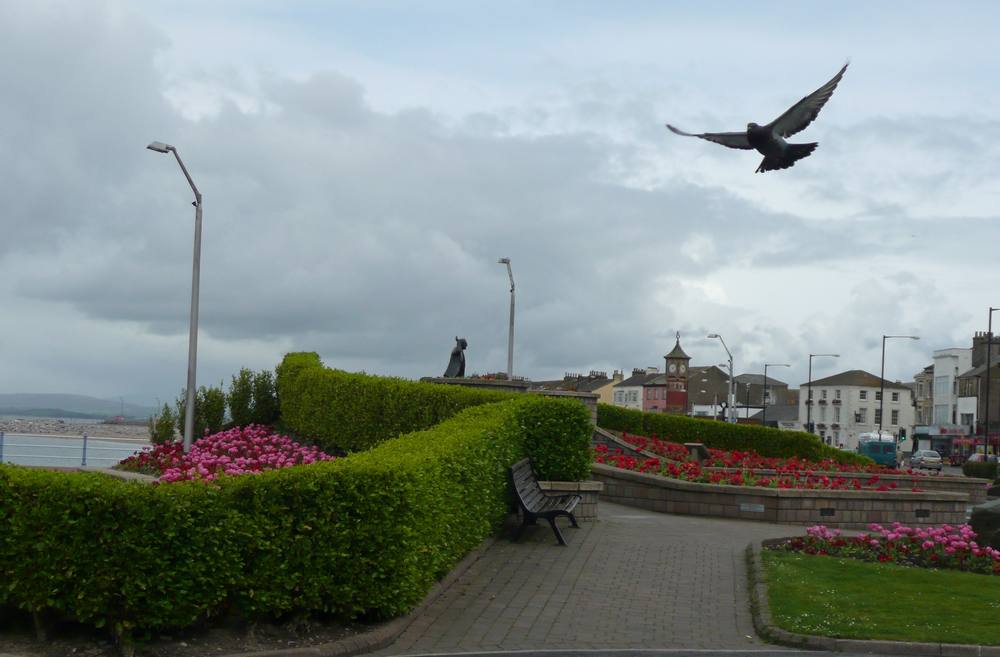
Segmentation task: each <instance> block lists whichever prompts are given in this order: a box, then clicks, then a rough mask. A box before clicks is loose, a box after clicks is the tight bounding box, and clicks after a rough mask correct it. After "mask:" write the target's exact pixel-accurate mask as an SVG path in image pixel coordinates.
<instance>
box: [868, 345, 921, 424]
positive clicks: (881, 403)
mask: <svg viewBox="0 0 1000 657" xmlns="http://www.w3.org/2000/svg"><path fill="white" fill-rule="evenodd" d="M893 338H906V339H907V340H919V339H920V338H918V337H917V336H915V335H883V336H882V372H881V373H880V374H879V377H878V378H879V393H878V439H879V440H882V423H883V422H884V421H885V418H884V417H883V416H884V415H885V341H886V340H891V339H893ZM895 441H896V438H895V437H894V438H893V442H895Z"/></svg>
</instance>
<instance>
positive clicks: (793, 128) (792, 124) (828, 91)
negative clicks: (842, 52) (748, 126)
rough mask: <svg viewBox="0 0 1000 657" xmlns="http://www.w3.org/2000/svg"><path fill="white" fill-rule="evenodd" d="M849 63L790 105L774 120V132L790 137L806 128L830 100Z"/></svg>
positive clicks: (780, 135)
mask: <svg viewBox="0 0 1000 657" xmlns="http://www.w3.org/2000/svg"><path fill="white" fill-rule="evenodd" d="M848 64H850V62H847V64H844V68H842V69H840V72H839V73H837V74H836V75H835V76H833V78H832V79H831V80H830V81H829V82H827V83H826V84H824V85H823V86H822V87H820V88H819V89H817V90H816V91H814V92H812V93H811V94H809V95H808V96H806V97H805V98H803V99H802V100H800V101H799V102H797V103H795V104H794V105H792V106H791V107H789V108H788V110H787V111H786V112H785V113H784V114H782V115H781V116H779V117H778V118H776V119H775V120H774V121H772V122H771V125H770V128H771V130H773V131H774V134H776V135H778V136H779V137H790V136H791V135H794V134H795V133H796V132H799V131H801V130H805V128H806V126H807V125H809V124H810V123H812V122H813V120H814V119H815V118H816V117H817V116H818V115H819V111H820V110H821V109H823V105H826V101H828V100H830V96H832V95H833V90H834V89H836V88H837V84H839V83H840V78H842V77H844V72H845V71H847V66H848Z"/></svg>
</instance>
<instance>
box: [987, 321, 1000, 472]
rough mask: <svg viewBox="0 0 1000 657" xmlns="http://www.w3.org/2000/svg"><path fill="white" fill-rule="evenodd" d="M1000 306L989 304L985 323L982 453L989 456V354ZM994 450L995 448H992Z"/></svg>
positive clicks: (990, 377) (991, 349)
mask: <svg viewBox="0 0 1000 657" xmlns="http://www.w3.org/2000/svg"><path fill="white" fill-rule="evenodd" d="M997 310H1000V308H994V307H993V306H990V320H989V322H988V323H987V327H988V328H987V329H986V408H985V409H984V410H985V411H986V412H985V416H986V429H985V430H984V431H983V453H984V454H983V455H984V456H989V454H990V379H992V378H993V377H992V376H990V356H991V352H992V351H993V313H994V312H995V311H997ZM994 451H996V450H994Z"/></svg>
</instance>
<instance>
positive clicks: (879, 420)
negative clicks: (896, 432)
mask: <svg viewBox="0 0 1000 657" xmlns="http://www.w3.org/2000/svg"><path fill="white" fill-rule="evenodd" d="M881 423H882V409H881V408H876V409H875V424H881Z"/></svg>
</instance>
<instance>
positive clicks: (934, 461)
mask: <svg viewBox="0 0 1000 657" xmlns="http://www.w3.org/2000/svg"><path fill="white" fill-rule="evenodd" d="M910 467H911V468H913V469H914V470H918V469H923V470H937V471H938V472H941V467H942V463H941V455H940V454H938V453H937V452H935V451H934V450H933V449H920V450H917V451H916V452H914V453H913V456H912V457H910Z"/></svg>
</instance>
